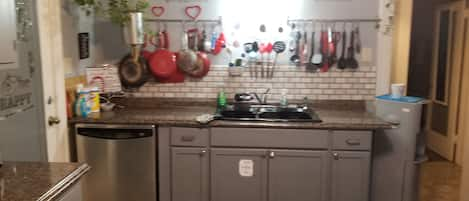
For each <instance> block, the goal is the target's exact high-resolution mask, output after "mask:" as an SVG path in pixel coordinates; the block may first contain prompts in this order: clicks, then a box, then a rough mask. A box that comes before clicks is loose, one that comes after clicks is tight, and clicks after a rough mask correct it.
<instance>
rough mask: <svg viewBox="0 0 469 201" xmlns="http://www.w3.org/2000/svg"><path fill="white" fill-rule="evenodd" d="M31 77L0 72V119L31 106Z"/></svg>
mask: <svg viewBox="0 0 469 201" xmlns="http://www.w3.org/2000/svg"><path fill="white" fill-rule="evenodd" d="M32 95H33V93H32V84H31V78H29V77H28V78H23V77H20V76H17V75H15V74H13V73H12V72H5V71H4V72H0V120H2V119H5V118H7V117H10V116H12V115H14V114H16V113H19V112H23V111H25V110H28V109H30V108H32V107H33V100H32Z"/></svg>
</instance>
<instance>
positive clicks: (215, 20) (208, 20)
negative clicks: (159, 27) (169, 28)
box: [145, 16, 222, 25]
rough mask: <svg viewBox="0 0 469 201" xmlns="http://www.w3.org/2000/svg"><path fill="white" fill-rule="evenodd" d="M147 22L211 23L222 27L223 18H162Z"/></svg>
mask: <svg viewBox="0 0 469 201" xmlns="http://www.w3.org/2000/svg"><path fill="white" fill-rule="evenodd" d="M145 22H162V23H182V24H184V23H210V24H217V25H222V17H221V16H220V17H218V19H196V20H192V19H160V18H147V19H145Z"/></svg>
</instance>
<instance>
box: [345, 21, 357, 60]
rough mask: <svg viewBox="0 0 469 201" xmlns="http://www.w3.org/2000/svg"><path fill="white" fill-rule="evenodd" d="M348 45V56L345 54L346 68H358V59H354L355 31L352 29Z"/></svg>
mask: <svg viewBox="0 0 469 201" xmlns="http://www.w3.org/2000/svg"><path fill="white" fill-rule="evenodd" d="M350 34H351V35H350V46H349V47H348V49H347V52H348V56H347V68H351V69H357V68H358V61H357V59H355V32H354V31H353V30H352V31H350Z"/></svg>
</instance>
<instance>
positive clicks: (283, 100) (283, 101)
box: [280, 89, 288, 107]
mask: <svg viewBox="0 0 469 201" xmlns="http://www.w3.org/2000/svg"><path fill="white" fill-rule="evenodd" d="M280 106H282V107H287V106H288V99H287V90H286V89H283V90H282V93H281V97H280Z"/></svg>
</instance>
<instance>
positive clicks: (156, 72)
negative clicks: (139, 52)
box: [149, 31, 177, 79]
mask: <svg viewBox="0 0 469 201" xmlns="http://www.w3.org/2000/svg"><path fill="white" fill-rule="evenodd" d="M159 35H160V36H161V37H160V38H159V41H160V48H157V49H156V50H155V52H154V53H153V54H152V55H151V56H150V58H149V65H150V70H151V72H152V74H153V76H155V78H157V79H162V78H168V77H170V76H171V75H172V74H173V73H174V72H175V71H176V68H177V66H176V55H175V54H174V53H173V52H171V51H169V50H168V49H166V48H167V47H169V45H168V44H167V42H165V41H168V39H167V38H168V34H167V32H166V31H163V32H161V33H160V34H159ZM152 42H153V41H152ZM153 45H155V46H156V44H153Z"/></svg>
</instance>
